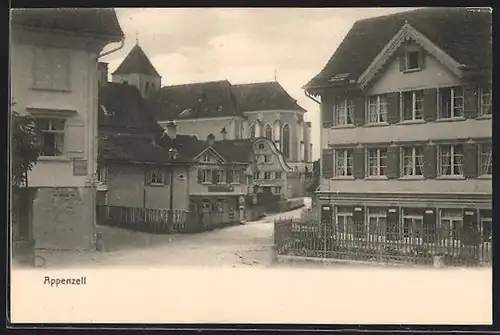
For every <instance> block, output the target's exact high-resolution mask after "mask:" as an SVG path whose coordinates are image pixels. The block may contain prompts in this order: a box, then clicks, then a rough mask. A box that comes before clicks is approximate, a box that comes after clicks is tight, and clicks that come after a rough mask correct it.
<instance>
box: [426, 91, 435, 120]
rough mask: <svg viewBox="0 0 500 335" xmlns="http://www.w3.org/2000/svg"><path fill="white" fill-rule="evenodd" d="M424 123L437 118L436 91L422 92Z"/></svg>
mask: <svg viewBox="0 0 500 335" xmlns="http://www.w3.org/2000/svg"><path fill="white" fill-rule="evenodd" d="M423 98H424V102H423V105H424V112H423V114H424V115H423V117H424V120H425V121H435V120H436V118H437V89H435V88H429V89H425V90H424V92H423Z"/></svg>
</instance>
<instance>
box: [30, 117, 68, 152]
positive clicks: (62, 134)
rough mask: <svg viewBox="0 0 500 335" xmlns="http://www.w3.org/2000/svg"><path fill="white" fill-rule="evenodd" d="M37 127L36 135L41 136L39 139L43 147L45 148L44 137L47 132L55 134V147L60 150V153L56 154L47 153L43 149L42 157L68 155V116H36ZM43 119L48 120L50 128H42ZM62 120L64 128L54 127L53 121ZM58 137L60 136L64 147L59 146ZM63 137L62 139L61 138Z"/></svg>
mask: <svg viewBox="0 0 500 335" xmlns="http://www.w3.org/2000/svg"><path fill="white" fill-rule="evenodd" d="M34 121H35V129H36V135H37V136H40V138H39V139H38V142H39V143H40V145H41V148H42V149H43V147H44V146H43V139H44V137H43V136H44V135H45V134H51V135H53V136H54V141H55V148H54V149H57V150H59V153H58V154H55V155H45V154H44V152H43V151H42V150H41V151H40V157H64V156H66V122H67V119H66V118H62V117H37V118H35V120H34ZM42 121H46V122H47V123H48V128H49V129H41V128H40V126H39V124H40V123H41V122H42ZM54 121H57V122H62V129H54V128H55V127H54V125H53V122H54ZM57 137H59V141H60V143H62V149H60V148H57ZM61 138H62V139H61Z"/></svg>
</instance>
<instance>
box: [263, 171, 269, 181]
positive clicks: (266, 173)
mask: <svg viewBox="0 0 500 335" xmlns="http://www.w3.org/2000/svg"><path fill="white" fill-rule="evenodd" d="M264 179H265V180H271V172H264Z"/></svg>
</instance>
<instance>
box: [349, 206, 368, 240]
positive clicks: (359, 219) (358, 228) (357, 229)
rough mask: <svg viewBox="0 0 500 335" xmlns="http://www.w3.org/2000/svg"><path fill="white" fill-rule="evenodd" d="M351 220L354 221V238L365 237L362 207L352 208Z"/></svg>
mask: <svg viewBox="0 0 500 335" xmlns="http://www.w3.org/2000/svg"><path fill="white" fill-rule="evenodd" d="M352 219H353V221H354V227H353V228H354V229H353V230H354V231H353V232H352V234H353V237H354V238H363V237H364V236H365V227H366V225H365V211H364V208H363V206H354V207H353V213H352Z"/></svg>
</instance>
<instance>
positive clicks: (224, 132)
mask: <svg viewBox="0 0 500 335" xmlns="http://www.w3.org/2000/svg"><path fill="white" fill-rule="evenodd" d="M220 135H221V137H222V140H223V141H224V140H225V139H226V135H227V131H226V127H222V129H221V131H220Z"/></svg>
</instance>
